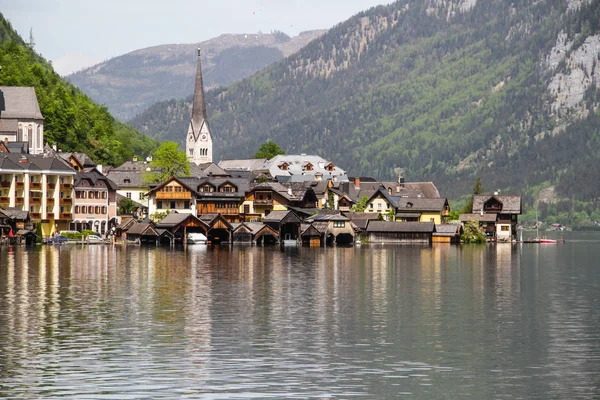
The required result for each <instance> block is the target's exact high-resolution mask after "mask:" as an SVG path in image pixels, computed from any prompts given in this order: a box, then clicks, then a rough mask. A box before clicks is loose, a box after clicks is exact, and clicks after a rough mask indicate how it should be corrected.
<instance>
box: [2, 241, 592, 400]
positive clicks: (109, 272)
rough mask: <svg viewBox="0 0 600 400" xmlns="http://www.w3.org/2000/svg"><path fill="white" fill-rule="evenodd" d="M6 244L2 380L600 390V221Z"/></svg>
mask: <svg viewBox="0 0 600 400" xmlns="http://www.w3.org/2000/svg"><path fill="white" fill-rule="evenodd" d="M564 236H565V239H567V242H566V243H564V244H558V245H535V244H520V245H519V244H497V245H465V246H462V247H459V246H447V245H434V246H425V247H420V246H382V245H363V246H356V247H350V248H340V247H338V248H286V249H283V250H282V249H280V248H279V247H265V248H263V247H250V246H248V247H233V248H228V247H214V248H207V247H205V246H202V245H196V246H188V247H187V248H185V249H184V248H175V249H171V248H153V247H135V246H128V247H126V246H117V247H112V246H108V245H96V246H87V247H86V246H80V245H64V246H61V247H51V246H44V247H40V246H38V247H37V248H35V249H26V248H23V247H14V248H9V247H1V248H0V397H10V398H58V397H66V398H94V399H137V398H199V399H236V398H243V399H265V398H317V399H324V398H333V399H348V398H357V399H396V398H406V399H458V398H473V399H590V398H600V375H599V374H600V372H599V371H600V318H599V317H598V311H599V310H600V235H598V234H597V233H596V234H594V233H589V234H586V233H579V234H571V235H567V234H566V233H565V235H564Z"/></svg>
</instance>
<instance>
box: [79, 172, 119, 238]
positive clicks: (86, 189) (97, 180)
mask: <svg viewBox="0 0 600 400" xmlns="http://www.w3.org/2000/svg"><path fill="white" fill-rule="evenodd" d="M74 186H75V200H74V207H73V222H71V224H70V229H71V230H76V231H82V230H84V229H89V230H92V231H94V232H97V233H99V234H102V235H104V234H106V233H107V232H108V231H109V230H110V229H111V228H112V227H114V226H116V225H117V221H116V216H117V185H116V184H115V183H114V182H112V181H111V180H110V179H108V178H107V177H106V176H104V175H102V174H101V173H100V171H98V170H97V169H96V168H89V169H88V170H87V171H81V172H78V173H77V175H76V176H75V184H74Z"/></svg>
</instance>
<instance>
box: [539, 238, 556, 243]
mask: <svg viewBox="0 0 600 400" xmlns="http://www.w3.org/2000/svg"><path fill="white" fill-rule="evenodd" d="M540 243H558V241H556V240H554V239H540Z"/></svg>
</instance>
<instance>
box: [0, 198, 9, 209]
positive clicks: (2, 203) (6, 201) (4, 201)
mask: <svg viewBox="0 0 600 400" xmlns="http://www.w3.org/2000/svg"><path fill="white" fill-rule="evenodd" d="M9 204H10V197H7V196H2V197H0V206H3V207H7V206H8V205H9Z"/></svg>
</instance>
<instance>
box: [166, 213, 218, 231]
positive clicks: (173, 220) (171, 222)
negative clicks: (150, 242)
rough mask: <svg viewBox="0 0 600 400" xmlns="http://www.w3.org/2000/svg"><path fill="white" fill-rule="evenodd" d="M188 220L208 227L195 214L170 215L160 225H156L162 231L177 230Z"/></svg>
mask: <svg viewBox="0 0 600 400" xmlns="http://www.w3.org/2000/svg"><path fill="white" fill-rule="evenodd" d="M188 220H193V221H195V222H196V223H198V224H202V225H204V226H205V227H208V225H207V224H206V223H205V222H203V221H201V220H200V219H199V218H198V217H196V216H195V215H193V214H185V213H175V212H173V213H169V214H167V216H166V217H164V218H163V219H162V220H161V221H160V222H159V223H158V224H156V227H157V228H161V229H172V228H175V227H177V226H179V225H181V224H183V223H184V222H186V221H188Z"/></svg>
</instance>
